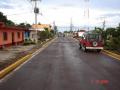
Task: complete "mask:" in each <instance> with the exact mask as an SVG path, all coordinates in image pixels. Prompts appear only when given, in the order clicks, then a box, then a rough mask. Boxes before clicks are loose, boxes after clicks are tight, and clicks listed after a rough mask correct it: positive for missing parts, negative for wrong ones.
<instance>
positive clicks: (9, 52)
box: [0, 45, 36, 70]
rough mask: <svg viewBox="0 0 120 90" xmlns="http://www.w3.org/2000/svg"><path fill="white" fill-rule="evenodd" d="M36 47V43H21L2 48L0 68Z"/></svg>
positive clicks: (0, 51)
mask: <svg viewBox="0 0 120 90" xmlns="http://www.w3.org/2000/svg"><path fill="white" fill-rule="evenodd" d="M35 47H36V45H29V46H23V45H19V46H12V47H9V48H5V49H4V50H0V70H1V69H2V68H4V67H6V65H9V64H11V63H12V62H14V61H15V60H16V59H17V58H20V57H22V56H25V55H26V54H27V53H29V52H31V50H32V49H33V48H35Z"/></svg>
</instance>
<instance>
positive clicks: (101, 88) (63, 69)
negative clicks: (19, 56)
mask: <svg viewBox="0 0 120 90" xmlns="http://www.w3.org/2000/svg"><path fill="white" fill-rule="evenodd" d="M0 90H120V61H118V60H115V59H113V58H110V57H108V56H106V55H104V54H102V53H96V52H91V51H90V52H87V53H85V52H83V51H81V50H79V45H78V42H77V41H75V40H74V39H72V38H69V37H59V38H58V39H56V40H55V41H54V42H53V43H52V44H51V45H49V47H47V48H46V49H45V50H43V51H42V52H41V53H39V54H38V55H36V56H35V57H34V58H32V59H31V60H30V61H29V62H27V63H26V64H24V65H23V66H22V67H21V68H19V69H18V70H16V71H15V72H14V73H12V74H11V75H9V76H8V77H7V78H6V79H4V80H2V81H1V82H0Z"/></svg>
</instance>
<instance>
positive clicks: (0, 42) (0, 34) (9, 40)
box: [0, 29, 24, 45]
mask: <svg viewBox="0 0 120 90" xmlns="http://www.w3.org/2000/svg"><path fill="white" fill-rule="evenodd" d="M3 32H7V37H8V38H7V40H6V41H3ZM12 32H14V42H21V41H23V40H24V37H23V36H24V35H22V33H23V32H24V31H23V30H7V29H4V30H3V29H0V45H3V44H11V43H12ZM17 32H20V38H18V36H17ZM23 34H24V33H23Z"/></svg>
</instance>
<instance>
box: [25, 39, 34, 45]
mask: <svg viewBox="0 0 120 90" xmlns="http://www.w3.org/2000/svg"><path fill="white" fill-rule="evenodd" d="M30 44H36V43H35V42H34V41H32V40H31V39H26V40H25V42H24V43H23V45H25V46H26V45H30Z"/></svg>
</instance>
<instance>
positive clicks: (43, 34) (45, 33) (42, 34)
mask: <svg viewBox="0 0 120 90" xmlns="http://www.w3.org/2000/svg"><path fill="white" fill-rule="evenodd" d="M38 35H39V40H41V41H45V40H46V39H49V38H52V37H54V31H50V32H49V31H48V29H47V28H46V29H45V31H42V32H38Z"/></svg>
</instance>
